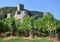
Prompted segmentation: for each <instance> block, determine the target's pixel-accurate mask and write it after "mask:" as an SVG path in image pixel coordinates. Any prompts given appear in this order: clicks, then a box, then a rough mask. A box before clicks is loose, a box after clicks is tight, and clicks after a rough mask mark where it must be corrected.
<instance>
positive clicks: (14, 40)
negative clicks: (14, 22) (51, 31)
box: [0, 37, 53, 42]
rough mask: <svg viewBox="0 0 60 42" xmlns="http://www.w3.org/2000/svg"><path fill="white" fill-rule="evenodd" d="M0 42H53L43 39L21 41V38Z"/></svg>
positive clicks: (0, 41) (0, 40)
mask: <svg viewBox="0 0 60 42" xmlns="http://www.w3.org/2000/svg"><path fill="white" fill-rule="evenodd" d="M0 42H53V41H50V40H48V39H47V38H45V37H43V38H41V39H36V40H27V39H23V37H17V38H14V39H10V40H2V39H0Z"/></svg>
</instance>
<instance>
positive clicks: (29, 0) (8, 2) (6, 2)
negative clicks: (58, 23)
mask: <svg viewBox="0 0 60 42" xmlns="http://www.w3.org/2000/svg"><path fill="white" fill-rule="evenodd" d="M20 3H22V4H24V5H25V9H28V10H34V11H42V12H51V13H52V14H53V15H54V17H55V18H57V19H59V20H60V0H0V8H1V7H5V6H17V5H18V4H20Z"/></svg>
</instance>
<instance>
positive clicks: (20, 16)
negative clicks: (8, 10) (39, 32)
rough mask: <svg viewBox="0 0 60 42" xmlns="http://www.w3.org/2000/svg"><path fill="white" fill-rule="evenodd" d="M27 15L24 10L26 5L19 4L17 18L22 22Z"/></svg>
mask: <svg viewBox="0 0 60 42" xmlns="http://www.w3.org/2000/svg"><path fill="white" fill-rule="evenodd" d="M26 14H27V12H26V11H25V10H24V5H23V4H19V5H18V7H17V11H16V13H15V18H16V19H20V21H21V22H22V21H23V19H24V17H25V16H26Z"/></svg>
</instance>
